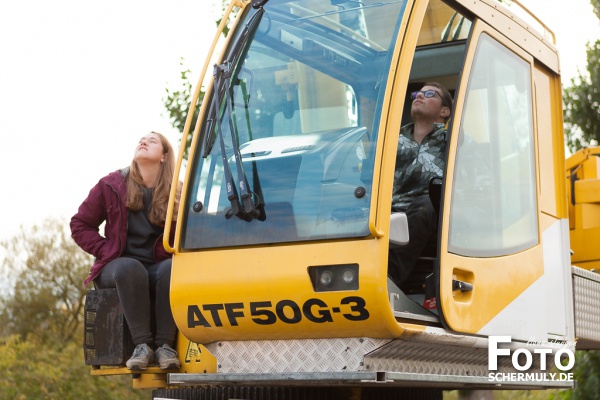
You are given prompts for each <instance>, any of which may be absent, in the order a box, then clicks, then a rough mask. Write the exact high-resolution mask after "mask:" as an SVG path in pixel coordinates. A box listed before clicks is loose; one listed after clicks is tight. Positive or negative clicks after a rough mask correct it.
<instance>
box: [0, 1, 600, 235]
mask: <svg viewBox="0 0 600 400" xmlns="http://www.w3.org/2000/svg"><path fill="white" fill-rule="evenodd" d="M521 3H522V4H524V5H525V6H526V7H528V8H529V9H530V10H531V11H533V12H534V13H537V15H538V17H539V18H540V19H541V20H542V21H544V22H545V24H546V25H547V26H549V27H550V28H551V29H552V30H553V31H554V33H555V34H556V37H557V47H558V49H559V51H560V54H561V68H562V73H563V82H564V83H568V82H569V81H570V78H571V77H574V76H575V75H576V74H577V71H578V69H582V70H584V69H585V65H586V58H585V57H586V55H585V45H586V43H587V42H588V41H594V40H596V39H597V38H598V37H600V22H599V20H598V19H597V18H596V16H595V15H594V14H593V12H592V7H591V5H590V3H589V1H588V0H570V1H566V0H521ZM219 11H220V1H219V0H169V1H158V0H125V1H123V0H102V1H99V0H54V1H47V0H12V1H10V0H4V1H1V2H0V38H1V39H0V132H1V135H2V139H3V140H2V143H3V145H2V146H0V182H1V184H2V188H3V189H2V194H1V195H0V209H1V210H2V213H1V215H2V216H1V217H0V240H8V239H10V238H11V237H12V236H14V235H15V234H17V233H18V232H19V229H20V228H21V227H23V228H24V229H26V230H27V229H28V228H30V227H31V226H33V225H34V224H40V223H41V222H42V221H43V220H44V219H47V218H58V219H63V220H64V221H68V220H69V219H70V217H71V216H72V215H73V214H74V213H75V212H76V211H77V207H78V206H79V204H80V203H81V202H82V201H83V200H84V198H85V197H86V196H87V194H88V192H89V190H90V189H91V188H92V186H93V185H94V184H96V182H97V181H98V180H99V179H100V178H101V177H103V176H104V175H106V174H108V173H109V172H111V171H114V170H116V169H118V168H121V167H124V166H127V165H129V164H130V162H131V159H132V157H133V151H134V149H135V146H136V144H137V142H138V140H139V139H140V138H141V137H142V136H143V135H145V134H146V133H147V132H149V131H152V130H154V131H158V132H162V133H164V134H165V135H166V136H167V137H168V138H169V139H170V140H171V142H172V144H173V145H174V146H175V147H176V148H177V147H178V143H179V138H180V136H179V134H178V132H176V131H175V130H174V129H173V128H172V127H171V124H170V121H169V119H168V117H167V116H165V109H164V106H163V98H164V97H165V94H166V92H165V89H166V88H167V87H168V88H171V89H177V88H179V85H180V80H179V76H180V72H181V70H182V67H181V65H180V62H181V60H182V59H183V63H184V67H185V68H189V69H190V70H191V71H192V75H191V76H192V82H193V83H194V85H195V84H196V81H197V79H198V74H199V73H200V70H201V67H202V65H203V63H204V60H205V59H206V56H207V53H208V50H209V46H210V43H211V42H212V40H213V37H214V33H215V31H216V25H215V22H214V21H215V20H217V19H218V18H219V15H218V12H219Z"/></svg>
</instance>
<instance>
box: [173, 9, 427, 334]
mask: <svg viewBox="0 0 600 400" xmlns="http://www.w3.org/2000/svg"><path fill="white" fill-rule="evenodd" d="M427 5H428V4H427V2H417V1H409V2H408V4H407V10H410V12H408V11H407V13H406V15H405V17H404V19H403V21H402V25H401V28H400V34H399V37H398V39H397V41H398V43H397V45H396V47H395V49H394V52H395V53H394V57H393V59H394V60H397V62H396V63H395V64H394V65H392V68H391V69H390V72H389V73H390V82H394V83H393V84H392V85H389V86H388V88H387V89H386V93H385V100H384V104H386V105H387V104H390V105H391V106H390V107H389V108H388V107H387V106H384V109H383V111H382V122H381V124H380V133H379V134H380V135H381V137H385V140H382V141H378V144H377V145H378V149H377V154H378V155H377V159H378V160H384V161H383V162H384V164H383V165H379V164H376V165H375V172H374V173H375V176H376V177H379V179H374V183H373V186H374V189H373V191H374V193H376V195H375V196H373V199H372V204H371V216H370V231H371V233H372V236H370V237H367V238H365V239H359V240H345V241H333V242H322V243H292V244H281V245H272V246H263V247H258V246H257V247H254V246H253V247H248V248H227V249H217V250H203V251H200V252H179V251H176V253H175V255H174V264H173V272H172V279H171V307H172V309H173V313H174V317H175V320H176V322H177V325H178V327H179V329H180V331H181V333H182V334H183V335H184V336H185V337H186V338H188V339H190V340H192V341H194V342H197V343H209V342H212V341H215V340H250V339H253V340H256V339H291V338H294V339H297V338H327V337H360V336H368V337H374V338H382V337H398V336H400V335H402V333H403V331H404V330H403V328H402V327H401V326H400V325H399V324H398V323H397V321H396V319H395V318H394V316H393V314H392V311H391V308H390V305H389V298H388V293H387V249H388V242H389V236H388V231H389V229H388V226H389V217H390V211H389V210H390V207H391V190H392V185H391V183H392V181H393V163H394V159H395V152H396V147H397V140H398V132H399V130H400V117H401V114H402V106H403V104H402V102H403V101H404V92H403V90H402V91H401V90H399V89H400V88H404V87H406V84H407V82H408V76H409V72H410V70H409V69H408V68H405V67H404V66H407V65H411V63H412V57H413V55H414V48H415V46H416V43H417V38H418V35H419V30H420V28H421V21H422V19H423V15H424V14H425V12H426V9H427ZM403 41H404V42H403ZM400 43H404V45H403V46H400ZM401 47H402V49H403V50H402V52H401ZM209 90H212V88H210V89H209ZM400 91H401V93H400V94H398V92H400ZM392 98H393V99H394V101H392V100H391V99H392ZM386 135H388V136H386ZM197 140H198V132H195V135H194V142H195V141H197ZM384 143H385V145H384ZM195 148H196V146H194V145H192V147H191V149H192V151H193V149H195ZM383 153H386V156H385V157H384V156H382V154H383ZM191 157H193V154H192V155H191ZM188 173H189V171H188ZM379 182H385V184H382V185H381V186H379ZM182 198H186V196H185V193H184V194H183V195H182ZM382 210H384V211H382ZM178 229H180V228H179V227H178ZM177 237H179V233H178V234H177ZM177 240H178V239H177ZM176 247H177V246H176ZM354 263H355V264H358V265H359V274H360V280H359V282H360V287H359V290H358V291H355V292H352V291H350V292H326V293H316V292H315V291H314V289H313V286H312V284H311V282H310V279H309V274H308V267H309V266H322V265H338V264H354ZM314 299H318V301H322V302H323V304H325V305H326V306H323V307H312V311H309V312H312V313H314V314H318V313H320V312H326V313H330V314H331V318H332V321H333V322H323V323H316V322H311V321H310V320H309V319H308V318H306V316H305V314H306V311H305V310H304V307H305V305H306V304H307V301H309V303H310V301H311V300H314ZM356 299H359V300H356ZM362 301H364V304H365V305H364V309H365V310H366V311H367V313H368V318H365V319H364V320H359V321H357V320H354V319H355V318H356V317H358V318H362V315H363V314H362V313H363V310H362V309H361V307H362V305H361V302H362ZM265 302H267V303H268V304H269V306H268V307H266V308H261V309H260V310H263V311H264V310H265V309H266V310H267V311H271V312H273V313H274V314H275V315H277V312H278V311H277V310H278V305H279V307H280V308H281V311H279V312H280V313H281V314H280V315H277V317H278V318H277V320H276V322H274V323H273V324H270V325H261V324H257V323H256V322H255V321H253V318H254V319H257V318H258V317H256V316H254V317H253V316H252V312H253V311H252V307H255V306H256V304H261V305H262V304H264V303H265ZM290 304H293V305H296V306H298V308H299V309H300V310H302V313H303V316H302V317H301V320H300V321H299V322H294V323H290V322H289V321H290V320H291V319H292V317H293V316H294V314H293V312H294V310H293V309H292V307H293V306H290ZM239 305H241V306H240V307H241V308H235V310H234V311H231V309H230V312H231V313H234V314H235V313H237V312H240V313H241V316H235V317H233V318H232V319H230V317H229V316H228V314H227V307H234V306H235V307H238V306H239ZM205 307H207V309H205ZM260 310H259V311H256V310H255V311H254V313H255V314H257V312H260ZM199 314H201V315H199ZM195 318H196V319H197V318H206V321H207V324H209V325H210V327H204V326H202V325H201V324H200V323H199V322H198V320H195ZM190 321H191V324H190ZM232 321H233V322H234V323H232ZM190 325H195V326H190Z"/></svg>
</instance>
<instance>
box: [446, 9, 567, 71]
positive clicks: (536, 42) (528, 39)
mask: <svg viewBox="0 0 600 400" xmlns="http://www.w3.org/2000/svg"><path fill="white" fill-rule="evenodd" d="M456 2H457V3H459V4H460V5H461V6H463V7H465V8H466V9H468V10H469V11H471V12H472V13H474V15H476V16H477V17H478V18H479V19H481V21H483V22H485V23H486V24H488V25H490V26H493V27H494V29H495V30H497V31H498V32H502V33H503V34H505V35H506V37H507V38H509V39H510V40H511V41H512V42H513V43H515V44H516V45H517V46H519V47H521V48H522V49H524V50H525V51H527V52H528V53H529V54H531V55H533V56H535V58H536V59H537V60H539V62H541V63H543V64H544V65H545V66H546V67H548V68H550V69H551V70H552V71H553V72H555V73H559V72H560V65H559V62H558V54H557V53H558V52H557V49H556V47H555V45H554V33H552V31H550V29H548V28H547V27H546V26H545V25H543V24H542V25H543V26H544V27H545V29H546V30H547V31H548V33H549V34H550V35H551V36H552V39H551V40H548V39H547V38H546V37H544V36H543V35H542V34H541V33H539V32H537V31H536V30H535V29H533V28H532V27H531V26H530V25H529V24H527V23H526V22H525V21H523V20H522V19H521V18H519V17H518V16H517V15H515V14H514V13H512V12H511V11H510V9H509V8H506V7H504V6H503V5H501V4H500V3H498V2H497V1H495V0H480V1H473V0H456ZM525 11H526V12H527V10H526V9H525ZM532 15H533V14H532ZM534 19H537V18H535V17H534ZM538 21H539V20H538Z"/></svg>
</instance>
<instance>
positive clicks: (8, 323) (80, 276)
mask: <svg viewBox="0 0 600 400" xmlns="http://www.w3.org/2000/svg"><path fill="white" fill-rule="evenodd" d="M0 250H1V254H4V259H3V260H2V263H0V266H1V267H2V272H3V273H4V274H3V275H4V276H3V278H4V279H3V281H2V284H3V291H2V294H1V295H0V371H2V373H1V374H0V399H18V400H21V399H60V400H70V399H73V400H74V399H98V400H100V399H115V400H116V399H125V398H127V399H136V398H139V399H141V398H148V397H149V394H148V393H147V391H146V392H143V391H140V390H134V389H133V388H132V384H131V378H130V377H129V376H125V377H93V376H91V375H90V367H89V366H86V365H85V361H84V358H83V349H82V344H83V327H82V320H83V308H84V298H85V292H86V290H85V288H84V287H83V280H84V278H85V276H86V275H87V274H88V271H89V268H90V266H91V264H92V257H91V256H90V255H88V254H86V253H85V252H83V251H82V250H81V249H80V248H79V247H78V246H77V245H76V244H75V243H74V242H73V240H72V239H71V238H70V234H69V232H68V225H67V223H66V222H65V221H60V220H56V219H48V220H46V221H44V222H43V223H41V224H40V225H37V226H34V227H33V228H31V229H29V230H24V229H21V232H20V233H18V234H17V235H15V236H14V237H12V238H11V239H9V240H6V241H4V242H1V243H0Z"/></svg>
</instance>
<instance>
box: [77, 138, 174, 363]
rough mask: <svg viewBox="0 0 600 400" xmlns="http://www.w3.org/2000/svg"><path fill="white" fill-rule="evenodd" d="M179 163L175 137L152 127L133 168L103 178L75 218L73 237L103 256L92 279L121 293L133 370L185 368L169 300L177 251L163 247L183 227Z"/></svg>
mask: <svg viewBox="0 0 600 400" xmlns="http://www.w3.org/2000/svg"><path fill="white" fill-rule="evenodd" d="M174 165H175V156H174V154H173V147H172V146H171V144H170V143H169V141H168V140H167V139H166V138H165V137H164V136H163V135H162V134H160V133H157V132H150V133H149V134H147V135H145V136H144V137H142V138H141V139H140V142H139V144H138V146H137V147H136V149H135V153H134V156H133V161H132V162H131V165H130V166H129V167H127V168H125V169H121V170H118V171H115V172H113V173H111V174H109V175H107V176H105V177H104V178H102V179H100V181H99V182H98V183H97V184H96V186H94V187H93V188H92V190H91V191H90V193H89V195H88V197H87V198H86V199H85V201H84V202H83V203H82V204H81V206H80V207H79V210H78V211H77V214H75V215H74V216H73V218H72V219H71V235H72V237H73V239H74V240H75V242H76V243H77V244H78V245H79V246H80V247H81V248H82V249H83V250H85V251H86V252H88V253H90V254H92V255H93V256H94V257H95V258H96V260H95V262H94V264H93V266H92V268H91V270H90V275H89V276H88V277H87V279H86V280H85V284H86V285H87V284H88V283H89V282H92V281H93V282H94V284H95V286H96V287H97V288H99V289H105V288H116V289H117V293H118V294H119V299H120V301H121V305H122V307H123V313H124V315H125V320H126V321H127V325H128V326H129V330H130V332H131V336H132V339H133V343H134V344H135V345H136V347H135V350H134V351H133V355H132V356H131V358H130V359H129V360H128V361H127V363H126V365H127V368H129V369H131V370H144V369H146V368H147V367H148V365H149V364H152V363H154V362H156V363H158V364H159V365H160V368H162V369H171V368H178V367H179V366H180V362H179V360H178V358H177V352H176V351H175V350H174V349H173V345H174V342H175V338H176V334H177V327H176V325H175V322H174V320H173V315H172V314H171V308H170V305H169V286H170V279H171V255H170V254H169V253H168V252H167V251H165V249H164V247H163V229H164V226H165V223H171V224H172V227H171V233H174V232H175V226H174V223H175V218H176V216H175V215H174V216H173V221H165V218H166V214H167V204H168V199H169V194H170V191H171V182H172V179H173V170H174ZM179 189H180V188H179V187H178V190H177V193H178V197H179ZM175 209H177V207H175ZM103 222H106V225H105V227H104V235H101V234H100V232H99V227H100V225H101V224H102V223H103ZM152 321H154V322H155V325H156V329H155V332H154V333H153V330H152V328H151V326H152ZM154 348H155V349H156V350H153V349H154Z"/></svg>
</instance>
